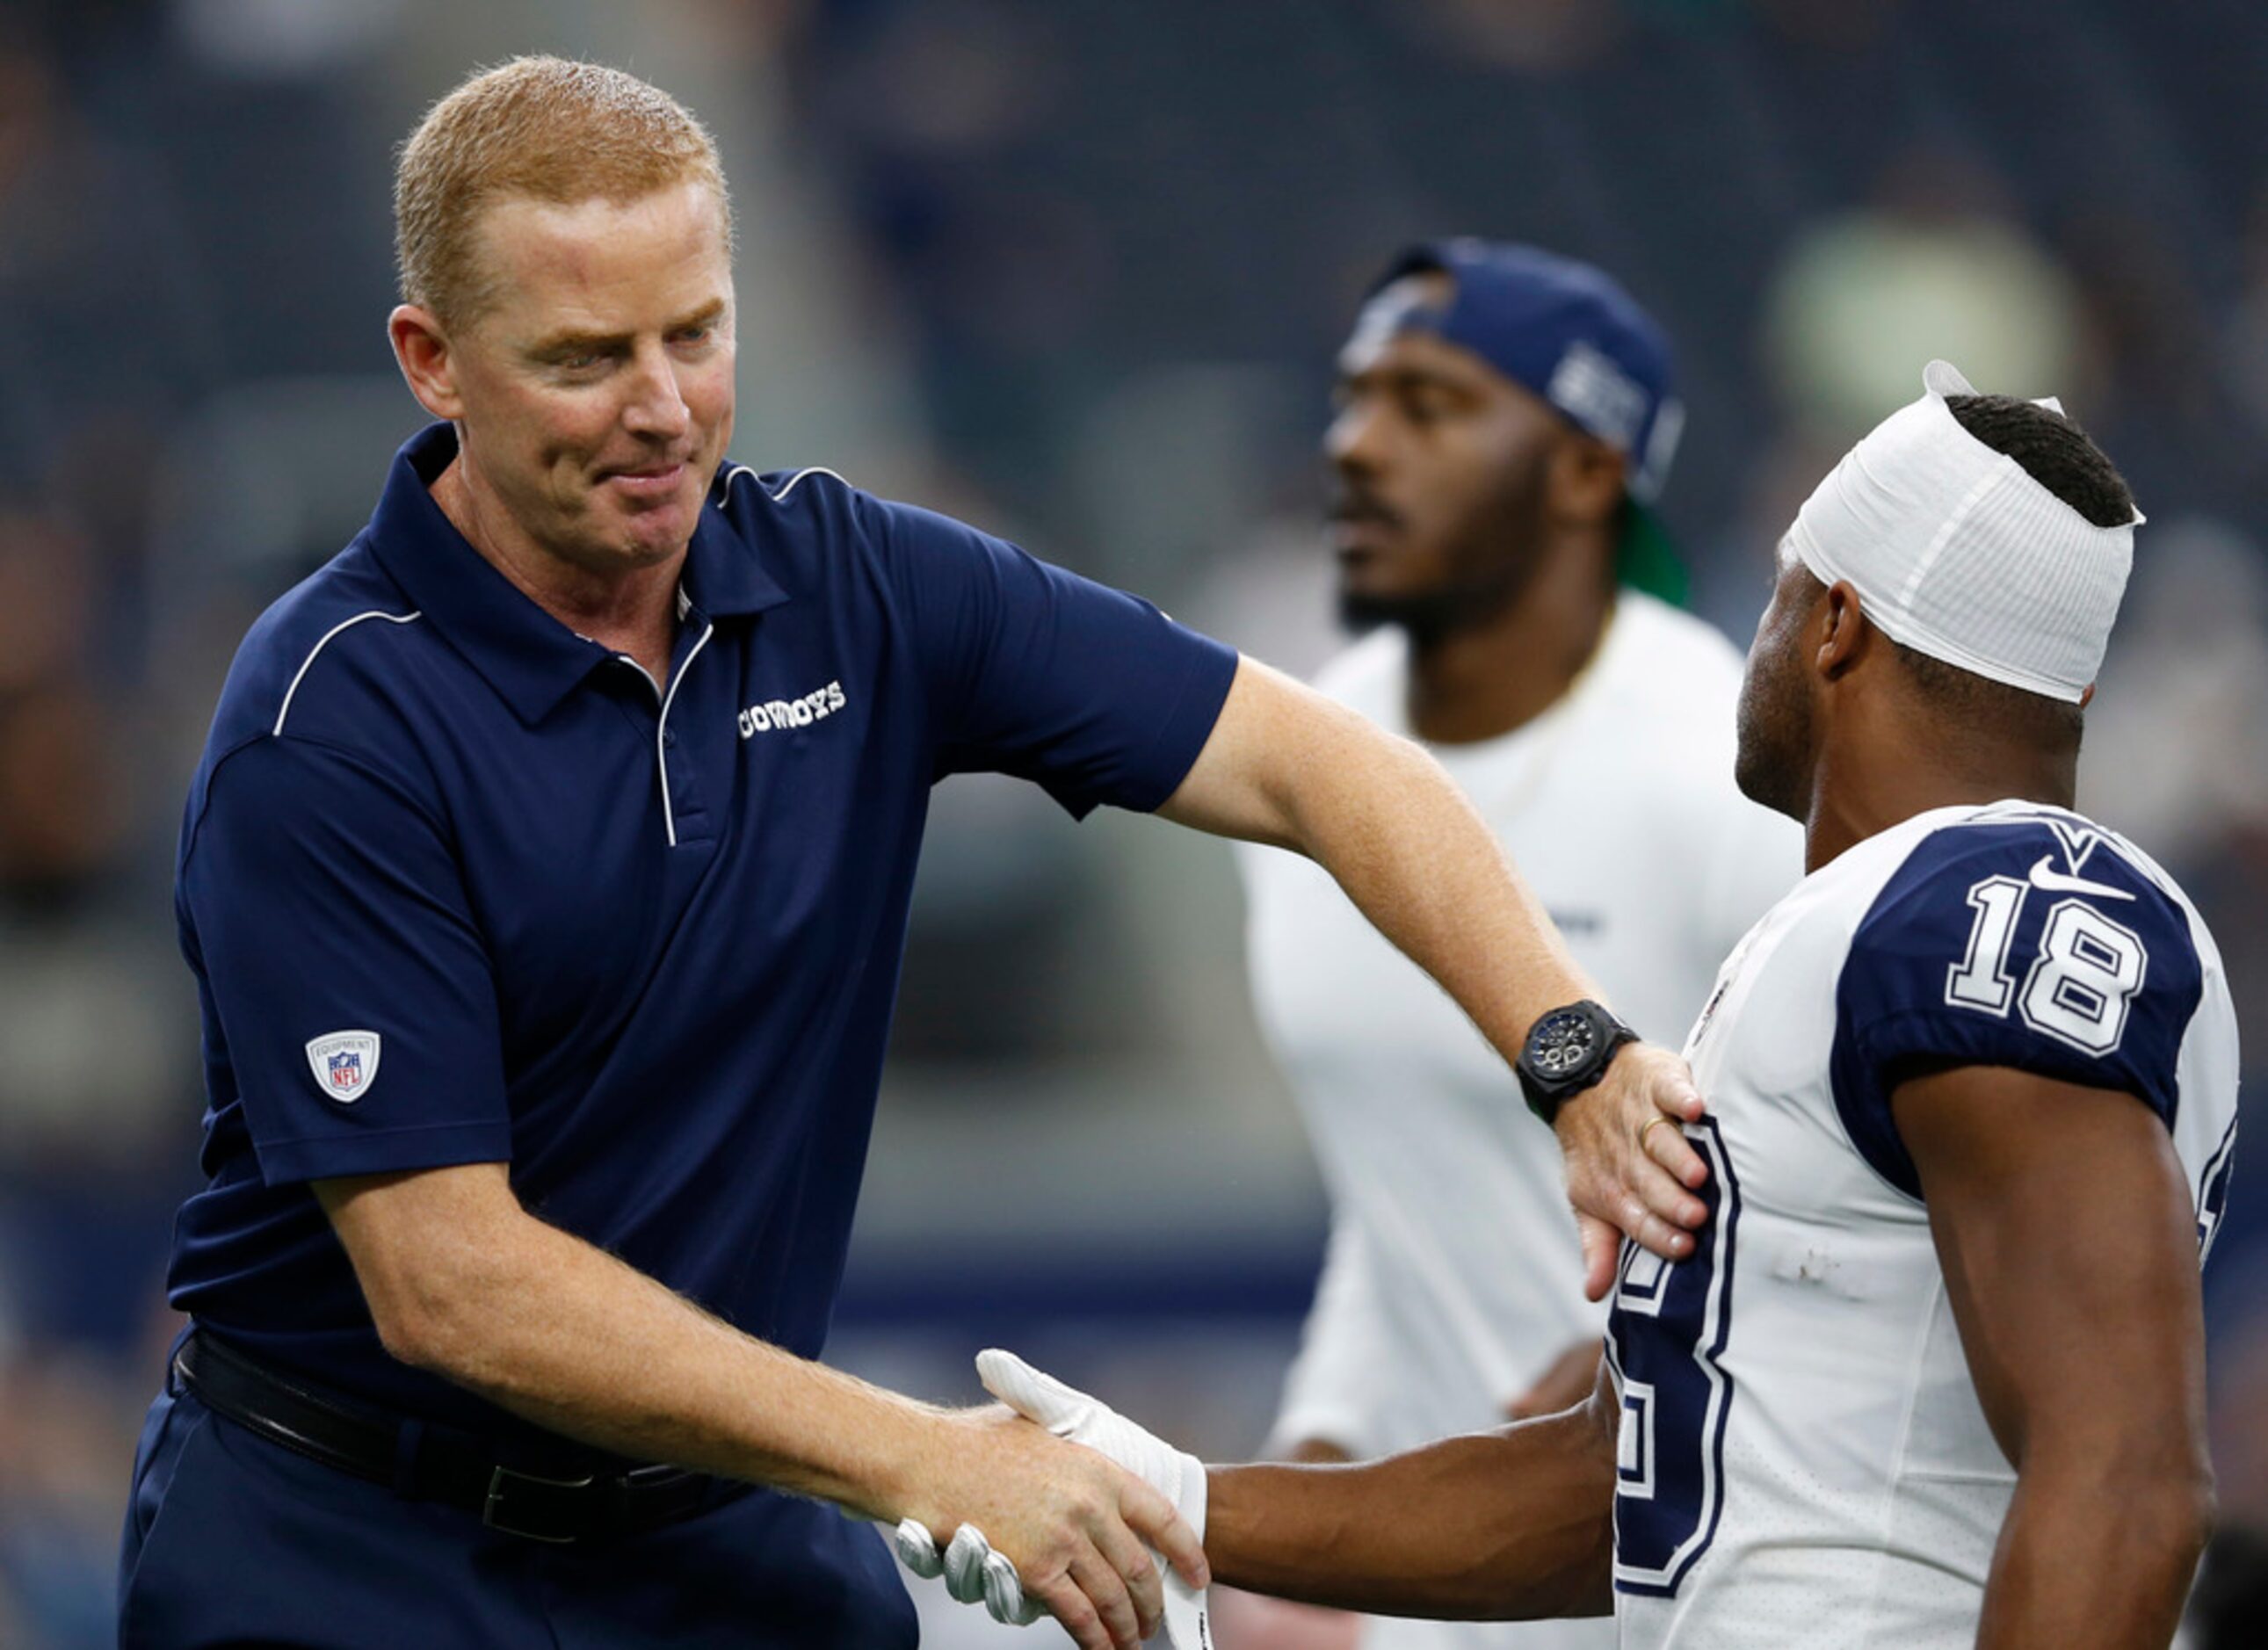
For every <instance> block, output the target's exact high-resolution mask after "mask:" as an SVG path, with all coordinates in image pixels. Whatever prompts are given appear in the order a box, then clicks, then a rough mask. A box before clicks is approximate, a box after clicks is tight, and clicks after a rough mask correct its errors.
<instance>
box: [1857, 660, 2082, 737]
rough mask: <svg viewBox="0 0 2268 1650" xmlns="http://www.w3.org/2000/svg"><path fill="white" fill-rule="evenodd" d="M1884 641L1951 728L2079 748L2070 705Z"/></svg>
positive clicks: (2077, 717)
mask: <svg viewBox="0 0 2268 1650" xmlns="http://www.w3.org/2000/svg"><path fill="white" fill-rule="evenodd" d="M1883 640H1885V641H1887V642H1889V645H1890V647H1891V650H1892V651H1893V652H1896V654H1897V656H1898V662H1899V663H1900V664H1901V665H1903V666H1904V667H1905V672H1906V676H1907V679H1908V680H1909V681H1911V682H1912V683H1913V685H1914V686H1915V687H1916V688H1917V689H1920V691H1921V692H1922V694H1923V695H1924V696H1926V698H1927V699H1928V700H1929V701H1930V703H1932V704H1933V705H1935V706H1936V707H1937V708H1938V709H1939V710H1940V711H1945V712H1947V713H1948V715H1949V717H1950V718H1951V721H1950V724H1949V726H1952V727H1955V728H1959V729H1963V730H1967V731H1969V732H1971V733H1976V732H1983V731H1985V730H1990V731H1991V732H1992V733H1994V734H1996V735H2002V736H2013V737H2014V738H2016V739H2019V740H2022V741H2023V742H2024V743H2025V744H2028V745H2037V746H2042V747H2044V748H2048V749H2051V750H2057V749H2062V748H2066V747H2068V748H2070V749H2072V750H2073V751H2076V750H2077V749H2078V748H2079V741H2080V734H2081V733H2082V732H2083V731H2084V730H2085V728H2086V725H2087V724H2086V718H2084V717H2083V716H2082V715H2081V713H2080V707H2079V706H2078V705H2077V704H2075V703H2072V702H2071V701H2069V700H2066V699H2054V698H2050V697H2049V696H2047V695H2046V694H2043V693H2034V692H2031V691H2030V690H2029V689H2024V688H2012V687H2010V686H2009V685H2008V684H2007V682H2005V681H1993V680H1992V678H1991V677H1990V676H1980V675H1978V674H1977V673H1976V672H1975V671H1973V670H1963V669H1962V667H1960V666H1958V665H1953V664H1948V663H1947V662H1946V661H1945V660H1944V659H1939V658H1937V657H1936V656H1935V655H1933V654H1930V653H1925V652H1921V651H1920V650H1919V649H1918V648H1912V647H1908V646H1907V645H1905V644H1904V642H1901V641H1899V640H1897V639H1896V637H1891V636H1889V635H1887V634H1886V635H1885V636H1884V637H1883Z"/></svg>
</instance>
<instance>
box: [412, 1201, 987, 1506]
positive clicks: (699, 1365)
mask: <svg viewBox="0 0 2268 1650" xmlns="http://www.w3.org/2000/svg"><path fill="white" fill-rule="evenodd" d="M441 1276H445V1277H446V1279H447V1282H446V1290H434V1291H432V1292H431V1293H434V1294H435V1295H437V1296H438V1295H439V1294H441V1293H446V1295H447V1296H448V1297H449V1298H447V1299H446V1300H445V1299H438V1298H436V1299H428V1300H422V1301H420V1302H418V1303H417V1304H416V1310H415V1311H414V1312H410V1313H401V1314H397V1315H396V1319H397V1321H399V1322H409V1323H413V1324H415V1325H416V1330H415V1331H414V1333H412V1334H410V1335H408V1336H406V1337H402V1338H403V1340H404V1342H405V1344H403V1345H402V1346H401V1348H400V1352H401V1355H403V1356H405V1357H407V1358H408V1359H409V1361H413V1362H416V1363H417V1364H419V1365H420V1366H423V1367H426V1368H429V1369H431V1370H432V1371H433V1372H434V1373H435V1374H440V1375H442V1376H444V1377H445V1378H446V1379H448V1380H451V1381H456V1382H458V1383H459V1384H460V1385H462V1386H465V1387H468V1388H470V1389H473V1390H474V1391H475V1392H478V1393H480V1394H481V1395H482V1396H483V1397H486V1398H488V1399H490V1401H492V1402H494V1403H498V1404H500V1405H502V1406H503V1407H504V1408H505V1409H508V1410H511V1411H513V1412H514V1413H515V1414H518V1415H520V1416H523V1417H525V1418H527V1419H529V1420H532V1421H534V1422H536V1423H537V1424H538V1425H543V1426H546V1427H549V1428H550V1429H552V1430H553V1431H555V1432H558V1433H564V1434H566V1435H567V1436H569V1437H571V1438H576V1439H579V1440H582V1441H584V1442H585V1443H589V1444H593V1445H595V1446H597V1447H600V1448H604V1449H608V1450H613V1451H615V1452H616V1453H618V1454H621V1455H630V1456H633V1457H636V1458H638V1459H642V1460H652V1461H667V1462H674V1463H675V1464H677V1465H680V1466H683V1467H689V1468H693V1469H696V1470H701V1471H704V1472H714V1473H720V1474H724V1475H726V1476H729V1477H738V1478H745V1479H750V1480H754V1481H755V1482H759V1483H765V1484H775V1485H777V1486H779V1487H781V1488H783V1489H787V1490H792V1491H794V1492H798V1493H800V1494H806V1495H812V1496H817V1497H820V1498H821V1499H826V1500H829V1501H833V1502H836V1503H837V1504H839V1505H841V1506H845V1507H848V1508H850V1509H851V1510H852V1511H854V1512H858V1513H862V1514H868V1515H871V1516H895V1515H897V1514H899V1513H900V1512H901V1511H902V1510H903V1508H902V1489H903V1486H904V1485H906V1484H909V1483H912V1482H918V1481H919V1480H918V1478H917V1477H915V1476H914V1475H917V1474H918V1472H919V1471H920V1469H921V1465H922V1463H923V1462H924V1461H925V1460H926V1459H927V1458H928V1457H929V1456H930V1455H932V1453H934V1452H935V1451H937V1450H938V1449H939V1448H940V1447H944V1446H943V1444H942V1442H941V1435H942V1434H943V1433H945V1432H946V1430H947V1428H948V1427H949V1425H950V1424H951V1423H950V1420H949V1418H947V1417H946V1416H944V1415H943V1414H942V1413H941V1412H939V1411H935V1410H933V1409H931V1408H929V1407H928V1406H925V1405H922V1404H917V1403H913V1402H912V1401H910V1400H909V1399H905V1398H902V1397H899V1396H895V1395H894V1394H890V1393H887V1392H883V1391H881V1390H880V1389H876V1388H873V1387H871V1386H868V1385H867V1384H865V1382H863V1381H858V1380H857V1379H856V1378H854V1377H852V1376H850V1375H846V1374H843V1373H841V1372H840V1371H837V1370H832V1369H828V1368H827V1367H825V1366H822V1365H819V1364H815V1363H812V1362H810V1361H808V1360H806V1359H800V1358H797V1357H795V1356H793V1355H792V1354H790V1353H788V1352H783V1351H781V1350H779V1349H778V1348H777V1347H774V1346H770V1345H768V1344H764V1343H763V1342H761V1341H758V1340H755V1339H754V1338H753V1337H749V1336H747V1335H743V1334H741V1333H740V1331H738V1330H734V1329H733V1328H732V1327H731V1326H730V1325H728V1324H726V1323H725V1322H721V1321H720V1320H718V1319H717V1318H715V1317H713V1316H711V1315H709V1314H707V1313H705V1312H703V1311H702V1310H701V1309H700V1308H699V1307H696V1306H695V1305H694V1304H693V1303H691V1302H690V1301H689V1300H685V1299H684V1298H683V1297H681V1296H679V1295H677V1294H674V1293H671V1292H670V1291H669V1290H668V1289H666V1288H665V1287H663V1286H662V1285H660V1284H659V1283H657V1282H655V1281H654V1280H653V1279H652V1278H648V1277H646V1276H644V1274H643V1273H640V1272H638V1271H635V1270H633V1269H632V1268H630V1267H629V1266H627V1265H625V1264H623V1263H622V1262H621V1261H619V1260H616V1259H615V1257H614V1256H610V1255H608V1254H607V1253H605V1252H604V1251H603V1250H600V1249H596V1248H594V1247H593V1246H592V1245H590V1244H588V1243H586V1242H585V1241H582V1240H581V1239H579V1238H577V1237H574V1236H572V1235H571V1234H567V1233H564V1232H561V1231H558V1230H556V1228H553V1227H549V1226H543V1225H541V1223H539V1222H536V1221H533V1220H529V1221H525V1222H522V1223H515V1226H514V1227H513V1229H512V1232H511V1234H509V1235H507V1236H504V1237H501V1238H498V1239H496V1240H494V1242H493V1247H492V1248H491V1249H490V1252H489V1253H488V1254H487V1255H485V1256H482V1257H481V1258H480V1260H479V1261H478V1262H477V1263H468V1264H467V1265H464V1266H462V1267H459V1268H453V1269H450V1270H449V1271H447V1272H446V1274H441Z"/></svg>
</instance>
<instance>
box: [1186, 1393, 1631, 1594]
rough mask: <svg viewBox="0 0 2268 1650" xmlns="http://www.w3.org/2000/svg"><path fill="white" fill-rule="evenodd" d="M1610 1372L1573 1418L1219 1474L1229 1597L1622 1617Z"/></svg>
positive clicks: (1217, 1498) (1216, 1514)
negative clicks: (1341, 1459)
mask: <svg viewBox="0 0 2268 1650" xmlns="http://www.w3.org/2000/svg"><path fill="white" fill-rule="evenodd" d="M1620 1413H1621V1409H1620V1405H1619V1404H1618V1403H1617V1402H1616V1396H1615V1392H1614V1388H1613V1385H1612V1383H1611V1381H1610V1380H1609V1377H1608V1375H1607V1374H1606V1373H1605V1371H1603V1370H1602V1371H1601V1372H1600V1375H1599V1380H1598V1384H1597V1385H1596V1386H1595V1387H1594V1389H1593V1390H1592V1393H1591V1397H1590V1399H1589V1401H1588V1402H1587V1403H1584V1404H1582V1405H1580V1406H1579V1407H1578V1408H1575V1409H1572V1410H1567V1411H1563V1412H1561V1413H1560V1414H1557V1415H1550V1416H1545V1417H1543V1418H1541V1419H1538V1420H1533V1421H1522V1422H1521V1423H1520V1424H1519V1425H1513V1426H1506V1427H1500V1428H1499V1429H1498V1430H1496V1431H1494V1432H1490V1433H1472V1434H1470V1435H1469V1436H1467V1437H1462V1438H1451V1439H1445V1440H1442V1441H1441V1442H1440V1443H1436V1444H1428V1445H1426V1446H1425V1447H1423V1448H1420V1449H1413V1450H1410V1451H1408V1452H1406V1453H1404V1454H1403V1455H1388V1456H1386V1457H1384V1458H1383V1459H1381V1460H1378V1461H1371V1462H1361V1463H1359V1464H1358V1465H1353V1466H1280V1465H1274V1464H1267V1465H1255V1466H1247V1467H1214V1468H1211V1469H1210V1470H1209V1471H1208V1475H1207V1476H1208V1478H1209V1480H1210V1487H1211V1507H1210V1511H1209V1512H1208V1514H1207V1515H1206V1519H1205V1532H1204V1537H1205V1556H1206V1558H1208V1559H1210V1560H1211V1565H1212V1572H1213V1574H1214V1576H1215V1577H1216V1578H1217V1579H1218V1580H1220V1581H1221V1582H1223V1583H1225V1584H1226V1585H1227V1586H1230V1587H1243V1588H1245V1589H1247V1590H1248V1591H1250V1592H1255V1593H1268V1594H1273V1595H1276V1596H1278V1597H1279V1598H1289V1599H1297V1600H1300V1601H1301V1602H1306V1603H1311V1604H1327V1605H1331V1606H1334V1607H1336V1608H1337V1609H1357V1610H1366V1611H1368V1612H1370V1613H1371V1614H1373V1615H1381V1616H1427V1617H1438V1618H1441V1619H1447V1620H1474V1621H1481V1620H1505V1621H1510V1620H1530V1619H1535V1618H1540V1617H1553V1616H1601V1615H1605V1614H1607V1613H1608V1612H1609V1610H1611V1609H1613V1607H1614V1595H1613V1591H1612V1586H1611V1576H1612V1570H1613V1558H1614V1497H1615V1429H1616V1425H1618V1422H1619V1418H1620Z"/></svg>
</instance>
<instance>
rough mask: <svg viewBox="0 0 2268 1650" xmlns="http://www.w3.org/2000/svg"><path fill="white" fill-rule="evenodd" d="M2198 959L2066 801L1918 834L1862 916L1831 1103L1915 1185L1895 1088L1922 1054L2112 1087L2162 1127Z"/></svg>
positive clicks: (2200, 974) (1881, 1166)
mask: <svg viewBox="0 0 2268 1650" xmlns="http://www.w3.org/2000/svg"><path fill="white" fill-rule="evenodd" d="M2203 989H2204V970H2203V968H2202V966H2201V965H2200V963H2199V961H2198V954H2197V948H2196V945H2195V942H2194V941H2193V939H2191V932H2190V924H2189V917H2188V915H2187V913H2186V912H2185V911H2184V910H2183V908H2182V906H2181V904H2180V903H2179V902H2177V901H2176V899H2175V898H2174V897H2173V896H2172V895H2169V893H2167V892H2166V890H2165V889H2164V888H2161V886H2160V885H2159V884H2158V882H2157V881H2156V880H2155V879H2154V878H2153V877H2152V876H2151V875H2150V874H2149V873H2147V872H2145V871H2144V870H2142V869H2141V868H2140V867H2139V866H2136V865H2135V864H2134V863H2133V862H2132V860H2130V859H2128V858H2125V857H2124V855H2123V854H2122V853H2121V852H2120V851H2118V848H2117V844H2116V843H2113V842H2112V841H2110V839H2109V838H2108V837H2106V836H2103V835H2102V833H2101V832H2099V831H2097V830H2095V829H2093V828H2091V827H2089V826H2088V825H2087V824H2086V822H2085V821H2082V820H2080V819H2078V818H2076V817H2075V816H2072V815H2066V814H2056V815H2033V816H2021V815H2020V816H2015V817H2004V818H1999V819H1990V818H1988V819H1981V820H1975V821H1963V822H1962V823H1960V824H1957V825H1948V826H1947V827H1945V828H1944V829H1940V830H1937V831H1933V832H1932V833H1931V834H1930V835H1929V836H1926V837H1924V838H1923V839H1922V840H1921V842H1920V843H1918V844H1917V845H1916V847H1915V848H1914V850H1913V851H1912V852H1911V854H1910V855H1908V856H1907V858H1906V861H1905V863H1904V865H1903V866H1900V867H1899V868H1898V870H1897V873H1896V874H1895V875H1894V876H1892V877H1891V878H1890V880H1889V881H1888V882H1887V883H1885V884H1884V885H1883V887H1882V891H1881V894H1880V895H1877V896H1876V898H1875V900H1874V904H1873V906H1872V907H1871V908H1869V910H1867V915H1866V917H1865V918H1864V920H1862V921H1861V922H1860V923H1859V929H1858V932H1857V933H1856V935H1855V936H1853V938H1852V942H1851V950H1850V954H1849V955H1848V956H1847V957H1846V958H1845V961H1844V965H1843V973H1842V976H1841V978H1840V980H1839V981H1838V982H1837V986H1836V992H1835V1046H1834V1051H1833V1054H1832V1057H1831V1063H1830V1079H1831V1081H1832V1083H1833V1086H1834V1093H1835V1108H1836V1110H1837V1112H1839V1113H1840V1114H1841V1116H1842V1118H1843V1125H1844V1127H1845V1130H1847V1131H1849V1133H1850V1136H1851V1140H1852V1144H1853V1145H1856V1146H1857V1147H1858V1148H1859V1153H1860V1155H1862V1156H1863V1157H1865V1158H1866V1160H1867V1162H1869V1163H1870V1164H1872V1165H1873V1166H1874V1169H1875V1171H1876V1172H1877V1173H1879V1174H1880V1175H1881V1176H1882V1178H1883V1179H1885V1180H1887V1181H1889V1182H1890V1183H1891V1184H1892V1185H1893V1186H1896V1187H1897V1188H1898V1189H1899V1190H1902V1191H1904V1192H1905V1193H1907V1194H1908V1195H1909V1196H1911V1197H1920V1196H1921V1182H1920V1179H1919V1176H1918V1175H1917V1174H1916V1173H1915V1170H1914V1166H1913V1160H1912V1158H1911V1157H1910V1156H1909V1155H1908V1154H1907V1153H1906V1149H1905V1145H1904V1142H1903V1141H1902V1140H1901V1139H1900V1138H1898V1132H1897V1125H1896V1120H1895V1119H1894V1118H1893V1116H1891V1112H1890V1093H1891V1090H1892V1089H1893V1088H1894V1087H1895V1086H1896V1084H1897V1083H1898V1082H1899V1081H1900V1080H1901V1079H1903V1078H1904V1076H1905V1075H1906V1074H1907V1073H1909V1072H1913V1071H1916V1070H1918V1069H1923V1068H1925V1067H1927V1066H1930V1065H1936V1066H1947V1065H2002V1066H2012V1067H2014V1068H2016V1069H2018V1070H2020V1071H2026V1072H2036V1073H2037V1074H2039V1075H2040V1076H2043V1077H2047V1078H2051V1079H2056V1080H2058V1081H2060V1082H2067V1083H2076V1084H2083V1085H2085V1086H2089V1087H2094V1088H2112V1089H2123V1090H2124V1091H2125V1092H2127V1093H2128V1094H2133V1095H2134V1096H2135V1097H2136V1098H2138V1099H2139V1100H2140V1101H2142V1102H2143V1103H2144V1104H2146V1105H2147V1106H2148V1107H2149V1108H2150V1109H2152V1110H2153V1111H2154V1112H2156V1113H2157V1114H2158V1116H2160V1117H2161V1118H2163V1119H2164V1120H2165V1121H2166V1123H2167V1124H2168V1126H2169V1127H2170V1126H2171V1125H2172V1123H2173V1120H2174V1110H2175V1106H2176V1101H2177V1099H2178V1094H2177V1089H2176V1080H2175V1076H2176V1064H2177V1063H2178V1061H2179V1059H2180V1057H2181V1048H2182V1039H2183V1035H2185V1034H2186V1032H2187V1031H2188V1028H2189V1024H2190V1020H2191V1016H2192V1015H2193V1014H2195V1013H2196V1012H2197V1006H2198V998H2199V996H2200V994H2201V992H2202V991H2203Z"/></svg>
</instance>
